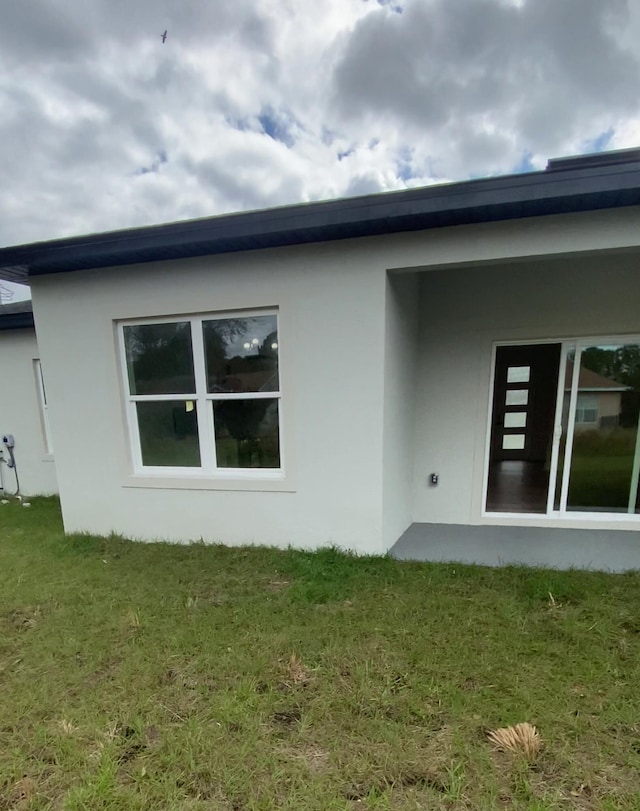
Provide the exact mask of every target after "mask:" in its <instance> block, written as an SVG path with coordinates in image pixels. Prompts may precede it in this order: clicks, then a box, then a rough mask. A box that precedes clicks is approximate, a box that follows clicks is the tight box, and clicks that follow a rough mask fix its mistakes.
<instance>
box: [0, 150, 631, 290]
mask: <svg viewBox="0 0 640 811" xmlns="http://www.w3.org/2000/svg"><path fill="white" fill-rule="evenodd" d="M634 205H640V161H631V162H627V163H624V164H614V165H604V166H595V167H594V166H589V167H584V168H572V169H566V170H561V169H555V170H554V171H552V172H549V171H542V172H530V173H525V174H518V175H507V176H502V177H498V178H489V179H481V180H469V181H464V182H461V183H450V184H441V185H437V186H427V187H423V188H419V189H409V190H404V191H399V192H387V193H383V194H375V195H368V196H365V197H355V198H347V199H340V200H330V201H324V202H319V203H305V204H301V205H294V206H282V207H278V208H272V209H266V210H263V211H249V212H241V213H237V214H227V215H221V216H216V217H208V218H204V219H199V220H189V221H185V222H177V223H169V224H165V225H157V226H149V227H144V228H132V229H127V230H121V231H112V232H106V233H101V234H92V235H88V236H81V237H71V238H66V239H59V240H53V241H49V242H39V243H32V244H30V245H21V246H16V247H10V248H3V249H0V278H2V274H3V272H4V273H6V274H7V278H12V279H14V280H17V279H19V277H20V276H21V275H22V277H23V278H25V277H26V274H27V272H28V275H29V276H38V275H43V274H50V273H58V272H67V271H71V270H87V269H91V268H104V267H110V266H118V265H128V264H136V263H142V262H152V261H161V260H167V259H183V258H189V257H195V256H205V255H215V254H223V253H233V252H237V251H247V250H256V249H260V248H274V247H283V246H287V245H302V244H308V243H312V242H327V241H332V240H339V239H349V238H357V237H366V236H379V235H383V234H391V233H401V232H407V231H418V230H425V229H430V228H438V227H445V226H452V225H466V224H471V223H481V222H496V221H500V220H509V219H519V218H524V217H538V216H547V215H551V214H564V213H571V212H581V211H592V210H597V209H607V208H617V207H622V206H634Z"/></svg>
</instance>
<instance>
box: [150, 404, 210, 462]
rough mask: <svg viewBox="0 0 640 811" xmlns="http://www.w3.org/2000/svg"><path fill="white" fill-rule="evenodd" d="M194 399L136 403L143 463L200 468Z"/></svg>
mask: <svg viewBox="0 0 640 811" xmlns="http://www.w3.org/2000/svg"><path fill="white" fill-rule="evenodd" d="M194 405H195V404H194V402H193V401H192V400H145V401H141V402H137V403H136V412H137V416H138V429H139V432H140V447H141V450H142V464H143V465H145V466H159V467H199V466H200V446H199V444H198V423H197V417H196V409H195V407H194Z"/></svg>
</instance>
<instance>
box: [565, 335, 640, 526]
mask: <svg viewBox="0 0 640 811" xmlns="http://www.w3.org/2000/svg"><path fill="white" fill-rule="evenodd" d="M577 385H578V391H577V398H576V399H577V402H576V414H575V417H576V420H575V426H574V433H573V449H572V453H571V463H570V472H569V493H568V498H567V509H568V510H571V511H577V510H580V511H588V512H599V511H603V512H628V511H631V512H634V511H635V510H637V492H636V490H635V481H634V479H635V478H636V476H634V472H635V471H636V470H637V464H636V465H635V466H634V460H635V459H636V457H637V455H638V452H639V451H640V447H639V443H638V442H637V438H638V413H639V412H640V345H639V344H620V345H601V346H589V347H586V348H585V349H584V350H583V351H582V353H581V356H580V370H579V375H578V383H577ZM632 485H634V487H633V489H634V492H633V493H631V490H632Z"/></svg>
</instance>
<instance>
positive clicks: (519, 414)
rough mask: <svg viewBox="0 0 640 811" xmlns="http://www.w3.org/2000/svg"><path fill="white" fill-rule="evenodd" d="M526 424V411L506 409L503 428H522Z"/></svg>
mask: <svg viewBox="0 0 640 811" xmlns="http://www.w3.org/2000/svg"><path fill="white" fill-rule="evenodd" d="M526 424H527V412H526V411H507V412H506V413H505V415H504V427H505V428H524V427H525V426H526Z"/></svg>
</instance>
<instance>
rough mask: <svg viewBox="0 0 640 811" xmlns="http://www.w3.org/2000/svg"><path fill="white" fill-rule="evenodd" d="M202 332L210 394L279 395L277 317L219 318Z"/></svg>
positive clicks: (205, 326)
mask: <svg viewBox="0 0 640 811" xmlns="http://www.w3.org/2000/svg"><path fill="white" fill-rule="evenodd" d="M202 329H203V336H204V347H205V356H206V365H207V391H208V392H209V393H210V394H216V393H245V392H261V391H278V389H279V382H278V328H277V322H276V316H275V315H260V316H254V317H251V318H218V319H215V320H210V321H204V322H203V324H202Z"/></svg>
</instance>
